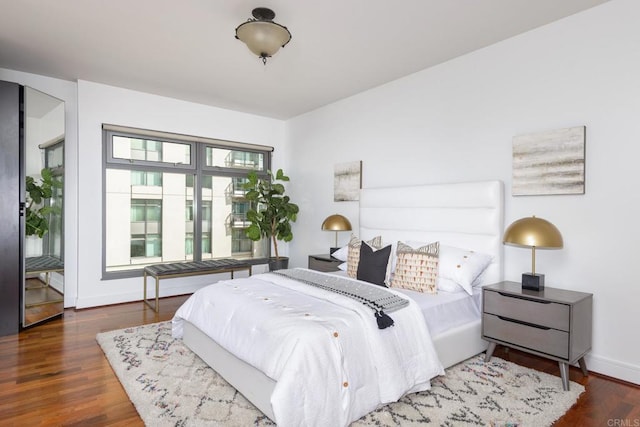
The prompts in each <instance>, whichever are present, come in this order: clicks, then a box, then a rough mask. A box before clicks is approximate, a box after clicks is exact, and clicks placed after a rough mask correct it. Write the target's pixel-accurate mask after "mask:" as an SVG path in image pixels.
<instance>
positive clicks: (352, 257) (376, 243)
mask: <svg viewBox="0 0 640 427" xmlns="http://www.w3.org/2000/svg"><path fill="white" fill-rule="evenodd" d="M366 242H367V244H368V245H369V246H371V247H372V248H374V249H380V248H381V247H382V236H376V237H374V238H373V239H371V240H367V241H366ZM361 245H362V240H360V239H359V238H358V237H357V236H356V235H355V234H352V235H351V240H350V241H349V253H348V255H347V275H349V277H353V278H354V279H355V278H357V277H358V263H359V262H360V246H361Z"/></svg>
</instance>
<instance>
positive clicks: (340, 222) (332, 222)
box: [322, 214, 351, 255]
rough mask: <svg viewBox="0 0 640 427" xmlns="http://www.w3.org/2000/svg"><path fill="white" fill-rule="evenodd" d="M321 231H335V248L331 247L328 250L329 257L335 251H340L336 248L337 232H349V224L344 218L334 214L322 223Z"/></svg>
mask: <svg viewBox="0 0 640 427" xmlns="http://www.w3.org/2000/svg"><path fill="white" fill-rule="evenodd" d="M322 229H323V230H325V231H335V232H336V243H335V246H334V247H332V248H329V254H330V255H331V254H333V253H334V252H335V251H337V250H338V249H340V248H339V247H338V231H350V230H351V223H350V222H349V220H348V219H347V218H345V217H344V216H342V215H339V214H334V215H330V216H328V217H327V218H326V219H325V220H324V221H323V222H322Z"/></svg>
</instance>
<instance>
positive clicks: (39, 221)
mask: <svg viewBox="0 0 640 427" xmlns="http://www.w3.org/2000/svg"><path fill="white" fill-rule="evenodd" d="M40 175H41V178H40V179H39V180H36V178H34V177H32V176H27V178H26V189H27V203H26V210H25V234H26V235H27V236H37V237H39V238H42V237H43V236H44V235H45V234H46V233H47V232H48V231H49V216H50V215H51V214H55V213H60V208H59V207H58V206H48V205H47V204H46V203H45V202H46V201H47V200H48V199H50V198H51V196H52V195H53V190H54V189H55V188H62V182H61V181H60V180H57V179H55V178H54V177H53V174H52V173H51V169H48V168H44V169H42V171H41V172H40Z"/></svg>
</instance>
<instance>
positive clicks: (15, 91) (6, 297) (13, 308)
mask: <svg viewBox="0 0 640 427" xmlns="http://www.w3.org/2000/svg"><path fill="white" fill-rule="evenodd" d="M21 98H22V88H21V87H20V85H18V84H16V83H9V82H3V81H0V336H3V335H10V334H16V333H18V330H19V326H20V306H21V301H20V298H21V284H22V268H23V266H22V260H23V257H22V243H21V235H22V232H21V217H20V209H21V206H20V203H21V201H22V202H24V200H22V197H21V195H22V193H23V192H22V191H21V186H20V182H21V181H20V161H21V156H20V150H21V132H20V121H21V117H22V114H21V105H22V102H21ZM22 208H24V206H23V207H22Z"/></svg>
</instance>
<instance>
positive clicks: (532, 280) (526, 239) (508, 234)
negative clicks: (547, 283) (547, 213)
mask: <svg viewBox="0 0 640 427" xmlns="http://www.w3.org/2000/svg"><path fill="white" fill-rule="evenodd" d="M503 243H504V244H507V245H513V246H520V247H525V248H531V273H523V274H522V288H523V289H529V290H533V291H541V290H542V289H544V274H539V273H536V249H560V248H562V245H563V242H562V235H561V234H560V231H559V230H558V229H557V228H556V226H555V225H553V224H551V223H550V222H549V221H547V220H546V219H542V218H537V217H536V216H532V217H527V218H521V219H519V220H517V221H515V222H513V223H512V224H511V225H510V226H509V227H507V229H506V230H505V232H504V239H503Z"/></svg>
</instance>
